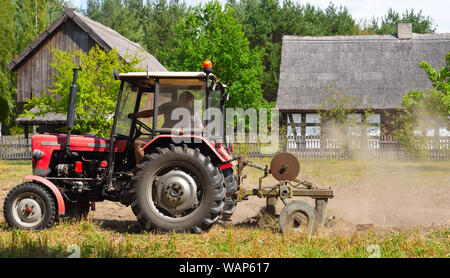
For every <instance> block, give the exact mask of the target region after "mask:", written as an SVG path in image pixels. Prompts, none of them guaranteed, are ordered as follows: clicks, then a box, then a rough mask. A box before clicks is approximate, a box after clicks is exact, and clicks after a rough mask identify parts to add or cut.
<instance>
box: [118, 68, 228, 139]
mask: <svg viewBox="0 0 450 278" xmlns="http://www.w3.org/2000/svg"><path fill="white" fill-rule="evenodd" d="M116 78H118V79H120V80H121V81H122V84H121V92H120V94H119V101H118V106H117V112H118V113H117V123H116V125H115V129H114V130H113V133H114V134H115V135H117V136H118V137H121V138H127V139H130V140H132V141H133V140H135V139H137V138H139V137H151V138H154V137H156V136H158V135H162V134H166V135H167V134H171V135H176V136H177V135H195V136H201V137H205V138H207V139H208V140H209V141H214V142H220V141H222V142H223V141H224V140H223V138H224V137H225V136H224V128H223V124H224V118H223V114H224V107H225V101H226V99H227V97H228V94H227V93H226V92H225V88H226V85H223V84H222V83H220V82H219V80H218V79H217V77H216V76H215V75H213V74H206V73H204V72H137V73H135V72H131V73H121V74H118V76H117V77H116ZM143 112H144V113H143ZM145 112H147V113H145ZM138 113H140V114H142V115H145V116H142V117H135V118H133V117H130V115H134V114H138Z"/></svg>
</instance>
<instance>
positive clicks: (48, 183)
mask: <svg viewBox="0 0 450 278" xmlns="http://www.w3.org/2000/svg"><path fill="white" fill-rule="evenodd" d="M25 179H26V180H33V181H37V182H39V183H40V184H42V185H44V186H45V187H47V188H48V189H50V190H51V192H52V193H53V196H55V199H56V202H57V204H58V215H64V214H65V213H66V206H65V204H64V199H63V197H62V195H61V192H60V191H59V189H58V188H57V187H56V185H55V184H53V183H52V182H51V181H49V180H48V179H46V178H43V177H40V176H35V175H28V176H25Z"/></svg>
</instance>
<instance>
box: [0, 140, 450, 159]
mask: <svg viewBox="0 0 450 278" xmlns="http://www.w3.org/2000/svg"><path fill="white" fill-rule="evenodd" d="M29 138H30V139H29V140H28V142H27V140H26V139H25V137H24V136H23V135H21V136H0V159H2V160H31V135H30V137H29ZM237 139H241V140H244V139H245V140H244V141H243V142H245V143H235V144H234V148H235V153H236V154H243V155H246V156H248V157H266V156H267V157H270V156H272V155H274V154H275V153H277V152H280V151H287V152H290V153H293V154H295V155H297V156H298V157H299V158H302V159H324V158H337V159H350V158H360V159H392V160H398V159H411V158H414V155H413V154H411V153H408V152H406V151H404V150H403V149H402V147H401V145H400V144H399V143H398V142H396V141H395V140H394V139H393V138H392V136H370V137H359V136H354V137H347V138H326V137H321V136H297V138H294V136H288V137H285V136H279V137H278V143H275V144H270V143H267V144H262V143H259V142H258V138H257V137H256V136H253V137H250V136H246V137H245V138H235V141H237ZM237 142H242V141H237ZM415 149H416V150H420V151H421V152H422V153H423V154H425V157H428V158H429V159H431V160H445V159H450V137H427V138H425V139H424V140H423V141H419V140H417V144H416V146H415Z"/></svg>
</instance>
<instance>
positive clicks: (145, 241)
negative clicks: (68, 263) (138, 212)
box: [0, 221, 450, 258]
mask: <svg viewBox="0 0 450 278" xmlns="http://www.w3.org/2000/svg"><path fill="white" fill-rule="evenodd" d="M71 244H77V245H78V246H79V247H80V251H81V256H82V257H95V258H98V257H107V258H111V257H149V258H160V257H163V258H234V257H247V258H248V257H252V258H259V257H264V258H292V257H296V258H303V257H307V258H309V257H314V258H320V257H339V258H342V257H344V258H345V257H359V258H366V257H368V256H369V255H370V253H369V252H368V251H369V250H368V246H369V245H373V244H377V245H378V246H379V250H380V255H381V257H386V258H389V257H449V255H450V253H449V251H450V250H449V245H450V242H449V229H448V228H439V229H436V230H433V231H428V232H423V231H420V230H412V231H409V232H407V233H406V232H405V233H396V232H388V233H375V232H371V231H368V232H363V233H355V234H352V235H348V236H343V235H322V236H314V237H311V238H307V237H304V236H302V235H283V234H280V233H278V232H276V231H273V230H267V229H256V228H240V227H226V228H224V227H214V228H213V229H212V230H211V231H209V232H208V233H203V234H200V235H194V234H175V233H171V234H164V235H157V234H154V233H147V232H139V233H121V232H115V231H108V230H106V229H104V228H102V227H101V224H99V223H96V222H92V221H83V222H81V223H63V224H58V225H56V226H55V227H53V228H51V229H49V230H45V231H40V232H32V231H20V230H14V229H11V228H9V227H7V226H6V225H5V224H0V256H1V257H65V256H68V255H69V253H68V252H67V247H68V246H69V245H71Z"/></svg>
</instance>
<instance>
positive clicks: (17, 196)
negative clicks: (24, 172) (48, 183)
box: [3, 182, 56, 230]
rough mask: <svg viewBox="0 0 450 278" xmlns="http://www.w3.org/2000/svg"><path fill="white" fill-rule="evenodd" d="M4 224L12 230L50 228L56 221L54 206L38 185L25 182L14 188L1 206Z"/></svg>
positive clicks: (52, 201) (45, 190)
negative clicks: (12, 228)
mask: <svg viewBox="0 0 450 278" xmlns="http://www.w3.org/2000/svg"><path fill="white" fill-rule="evenodd" d="M3 214H4V217H5V220H6V222H7V223H8V224H9V225H10V226H11V227H14V228H18V229H24V230H41V229H46V228H50V227H51V226H53V223H54V222H55V219H56V204H55V201H54V199H53V197H52V195H51V193H49V192H48V191H47V189H45V187H44V186H42V185H41V184H39V183H35V182H25V183H22V184H19V185H17V186H16V187H14V188H13V189H12V190H11V191H10V192H9V193H8V195H7V196H6V199H5V202H4V204H3Z"/></svg>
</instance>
